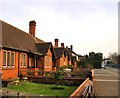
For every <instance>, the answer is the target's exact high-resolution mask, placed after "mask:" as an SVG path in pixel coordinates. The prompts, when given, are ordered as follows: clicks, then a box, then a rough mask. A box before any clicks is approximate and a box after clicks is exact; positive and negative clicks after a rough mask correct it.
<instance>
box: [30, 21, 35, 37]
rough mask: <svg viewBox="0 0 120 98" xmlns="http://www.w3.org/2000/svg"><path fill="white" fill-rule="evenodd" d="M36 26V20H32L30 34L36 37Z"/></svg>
mask: <svg viewBox="0 0 120 98" xmlns="http://www.w3.org/2000/svg"><path fill="white" fill-rule="evenodd" d="M35 27H36V22H35V20H32V21H30V22H29V34H30V35H32V36H33V37H35V29H36V28H35Z"/></svg>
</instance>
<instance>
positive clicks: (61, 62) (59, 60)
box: [54, 39, 68, 69]
mask: <svg viewBox="0 0 120 98" xmlns="http://www.w3.org/2000/svg"><path fill="white" fill-rule="evenodd" d="M58 42H59V40H58V39H55V46H54V50H55V54H56V67H57V69H59V68H60V67H63V66H66V67H67V65H68V57H67V53H66V50H65V47H64V43H61V47H58Z"/></svg>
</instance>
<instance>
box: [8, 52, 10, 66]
mask: <svg viewBox="0 0 120 98" xmlns="http://www.w3.org/2000/svg"><path fill="white" fill-rule="evenodd" d="M7 65H8V66H10V52H8V55H7Z"/></svg>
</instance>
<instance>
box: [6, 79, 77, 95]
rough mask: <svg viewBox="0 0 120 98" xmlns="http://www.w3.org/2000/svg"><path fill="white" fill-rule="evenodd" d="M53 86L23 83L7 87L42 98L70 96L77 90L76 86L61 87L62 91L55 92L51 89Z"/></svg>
mask: <svg viewBox="0 0 120 98" xmlns="http://www.w3.org/2000/svg"><path fill="white" fill-rule="evenodd" d="M52 87H54V85H50V84H38V83H33V82H28V81H26V82H23V83H20V84H19V85H12V86H9V87H8V88H9V89H12V90H16V91H21V92H28V93H31V94H40V95H43V96H70V95H71V94H72V93H73V92H74V91H75V90H76V88H77V86H62V87H63V88H64V89H61V90H56V89H51V88H52Z"/></svg>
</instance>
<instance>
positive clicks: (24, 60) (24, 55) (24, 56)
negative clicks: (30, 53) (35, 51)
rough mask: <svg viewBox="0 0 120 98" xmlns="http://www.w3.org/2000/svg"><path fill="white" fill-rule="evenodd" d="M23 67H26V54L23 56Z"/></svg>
mask: <svg viewBox="0 0 120 98" xmlns="http://www.w3.org/2000/svg"><path fill="white" fill-rule="evenodd" d="M24 66H26V54H24Z"/></svg>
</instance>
